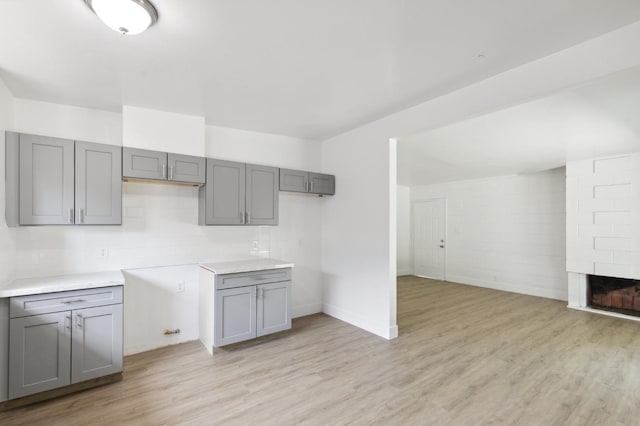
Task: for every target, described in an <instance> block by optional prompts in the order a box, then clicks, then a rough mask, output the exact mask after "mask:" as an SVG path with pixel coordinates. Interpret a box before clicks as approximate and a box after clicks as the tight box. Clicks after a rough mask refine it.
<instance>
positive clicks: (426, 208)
mask: <svg viewBox="0 0 640 426" xmlns="http://www.w3.org/2000/svg"><path fill="white" fill-rule="evenodd" d="M445 234H446V200H444V199H438V200H426V201H417V202H415V203H414V204H413V265H414V269H415V274H416V275H418V276H419V277H427V278H434V279H437V280H444V279H445V246H446V244H445Z"/></svg>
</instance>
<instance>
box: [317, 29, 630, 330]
mask: <svg viewBox="0 0 640 426" xmlns="http://www.w3.org/2000/svg"><path fill="white" fill-rule="evenodd" d="M638 65H640V23H635V24H632V25H629V26H627V27H624V28H621V29H619V30H616V31H613V32H611V33H608V34H605V35H603V36H601V37H598V38H595V39H593V40H590V41H587V42H585V43H582V44H579V45H576V46H573V47H571V48H569V49H566V50H563V51H561V52H557V53H555V54H552V55H550V56H547V57H545V58H542V59H539V60H536V61H533V62H531V63H529V64H525V65H522V66H520V67H517V68H514V69H512V70H509V71H506V72H504V73H501V74H498V75H496V76H494V77H491V78H488V79H486V80H483V81H480V82H478V83H475V84H472V85H470V86H467V87H465V88H462V89H460V90H457V91H454V92H451V93H448V94H446V95H443V96H440V97H438V98H435V99H433V100H430V101H427V102H424V103H422V104H419V105H417V106H415V107H412V108H409V109H406V110H403V111H400V112H398V113H395V114H392V115H389V116H387V117H384V118H381V119H380V120H377V121H374V122H372V123H369V124H366V125H364V126H362V127H359V128H357V129H353V130H350V131H348V132H346V133H344V134H342V135H339V136H336V137H333V138H330V139H329V140H326V141H324V142H323V152H322V162H323V164H322V165H323V168H324V170H325V171H326V172H328V173H335V174H336V175H337V182H338V184H337V185H338V191H337V193H336V196H335V197H334V199H332V200H330V202H329V203H326V204H325V205H324V207H323V226H324V233H325V235H324V238H323V240H322V246H323V247H322V255H323V270H325V271H326V272H327V277H326V278H325V282H326V283H327V287H326V293H325V299H326V301H327V303H328V304H329V306H327V305H325V306H326V308H330V306H333V307H335V308H336V309H333V310H330V311H329V313H331V314H332V315H334V316H337V317H339V318H341V319H343V320H345V321H347V322H350V323H352V324H355V325H358V326H361V327H363V328H365V329H367V330H370V331H373V332H374V333H376V334H379V335H381V336H391V335H392V334H393V333H390V332H389V330H393V328H394V327H395V324H396V318H395V314H394V312H395V311H394V309H395V299H394V297H395V289H396V280H395V269H396V261H397V258H396V253H395V252H393V253H392V252H391V250H390V249H389V247H390V246H391V245H394V246H395V240H396V235H395V230H396V223H395V218H393V216H395V215H393V214H392V213H395V209H396V205H395V186H396V176H395V171H394V172H393V173H391V172H390V171H391V170H392V168H391V167H390V166H389V161H390V159H391V157H393V158H395V152H394V153H393V154H392V152H391V150H389V149H388V147H389V140H390V139H391V138H402V137H403V136H407V135H411V134H414V133H417V132H419V131H424V130H426V129H433V128H437V127H441V126H444V125H446V124H450V123H452V122H456V121H459V120H462V119H464V118H468V117H472V116H476V115H480V114H483V113H486V112H489V111H494V110H497V109H500V108H504V107H505V106H508V105H514V104H517V103H521V102H523V101H526V100H530V99H532V98H536V97H541V96H544V95H546V94H548V93H552V92H555V91H557V90H561V89H565V88H567V87H570V86H574V85H578V84H582V83H586V82H588V81H590V80H593V79H595V78H598V77H601V76H604V75H607V74H610V73H613V72H617V71H621V70H624V69H627V68H630V67H634V66H638ZM399 143H402V141H401V140H400V142H399ZM514 143H517V141H514ZM394 161H395V160H394ZM390 187H392V188H391V189H390ZM343 191H344V192H343ZM392 200H393V204H390V203H391V202H392ZM390 208H391V209H393V210H394V212H390V211H389V209H390ZM392 218H393V221H392ZM390 238H391V239H392V240H393V244H392V243H390V242H389V239H390ZM384 241H387V243H386V245H385V243H384ZM382 245H384V247H382ZM351 258H353V259H354V262H353V263H350V262H349V260H350V259H351ZM352 264H353V265H354V266H357V267H354V266H352ZM370 270H373V271H375V272H376V273H375V274H369V271H370ZM390 271H392V272H393V274H390V273H389V272H390ZM383 288H384V289H386V291H384V290H382V289H383ZM564 297H566V296H564ZM371 299H373V300H371ZM366 303H371V305H372V306H373V308H366V307H363V306H362V305H363V304H366ZM382 324H386V327H387V328H389V330H386V331H385V330H383V328H385V327H384V326H382Z"/></svg>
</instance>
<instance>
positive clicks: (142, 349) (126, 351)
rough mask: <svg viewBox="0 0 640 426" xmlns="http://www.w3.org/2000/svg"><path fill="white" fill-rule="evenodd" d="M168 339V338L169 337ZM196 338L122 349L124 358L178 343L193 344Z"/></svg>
mask: <svg viewBox="0 0 640 426" xmlns="http://www.w3.org/2000/svg"><path fill="white" fill-rule="evenodd" d="M169 338H170V337H169ZM196 340H198V339H197V338H195V339H194V338H192V337H187V338H186V339H174V340H172V341H164V342H162V343H159V342H154V343H146V344H144V345H135V346H127V347H125V348H124V356H128V355H133V354H139V353H141V352H147V351H152V350H154V349H159V348H164V347H166V346H173V345H178V344H180V343H187V342H195V341H196Z"/></svg>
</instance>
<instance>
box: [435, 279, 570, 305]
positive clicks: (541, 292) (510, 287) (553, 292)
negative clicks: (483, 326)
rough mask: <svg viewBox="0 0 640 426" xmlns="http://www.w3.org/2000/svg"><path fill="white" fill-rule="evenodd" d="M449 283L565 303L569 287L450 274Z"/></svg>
mask: <svg viewBox="0 0 640 426" xmlns="http://www.w3.org/2000/svg"><path fill="white" fill-rule="evenodd" d="M447 281H452V282H455V283H459V284H466V285H472V286H476V287H485V288H491V289H494V290H502V291H509V292H511V293H520V294H527V295H529V296H538V297H546V298H547V299H556V300H563V301H565V302H566V301H567V286H565V287H564V289H555V288H540V287H531V286H527V285H517V284H512V283H505V282H500V281H488V280H481V279H478V278H473V277H465V276H463V275H450V274H447Z"/></svg>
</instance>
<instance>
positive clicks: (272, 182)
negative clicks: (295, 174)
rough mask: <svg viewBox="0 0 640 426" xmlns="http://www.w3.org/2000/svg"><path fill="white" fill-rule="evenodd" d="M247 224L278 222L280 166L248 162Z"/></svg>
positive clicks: (275, 223)
mask: <svg viewBox="0 0 640 426" xmlns="http://www.w3.org/2000/svg"><path fill="white" fill-rule="evenodd" d="M246 189H247V224H249V225H277V224H278V168H276V167H266V166H255V165H252V164H247V188H246Z"/></svg>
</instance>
